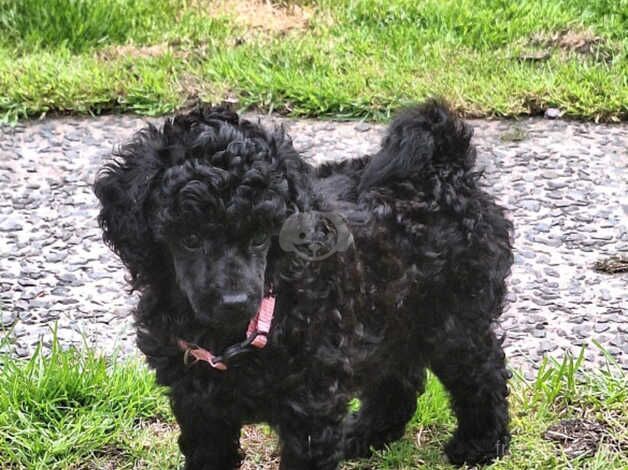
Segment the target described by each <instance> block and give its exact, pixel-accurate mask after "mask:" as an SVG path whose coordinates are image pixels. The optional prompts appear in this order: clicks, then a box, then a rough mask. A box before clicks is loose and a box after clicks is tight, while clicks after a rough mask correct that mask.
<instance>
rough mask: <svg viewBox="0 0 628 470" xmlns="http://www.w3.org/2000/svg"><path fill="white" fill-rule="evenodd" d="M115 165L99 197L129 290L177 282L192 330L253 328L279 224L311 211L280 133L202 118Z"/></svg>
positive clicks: (223, 115) (185, 121)
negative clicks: (195, 324)
mask: <svg viewBox="0 0 628 470" xmlns="http://www.w3.org/2000/svg"><path fill="white" fill-rule="evenodd" d="M116 155H117V157H118V159H117V160H116V161H115V162H113V163H110V164H108V165H106V166H105V167H104V168H103V170H102V172H101V173H100V174H99V176H98V178H97V180H96V183H95V193H96V195H97V196H98V198H99V199H100V201H101V204H102V210H101V212H100V216H99V221H100V224H101V226H102V228H103V232H104V238H105V241H106V242H107V243H108V244H109V245H110V246H111V247H112V248H113V249H114V250H115V251H116V253H117V254H118V255H119V256H120V258H121V259H122V261H123V262H124V263H125V265H126V266H127V268H128V269H129V271H130V273H131V276H132V285H133V288H136V289H137V288H143V287H145V286H147V285H150V286H152V287H153V288H167V286H168V283H172V282H176V284H177V286H178V288H179V290H180V291H181V293H183V295H184V296H185V297H186V298H187V300H188V302H189V305H190V307H191V309H192V311H193V313H194V317H195V320H196V321H198V322H200V323H203V324H207V325H215V326H220V325H223V324H225V323H228V324H230V325H235V324H237V325H240V324H242V323H245V322H246V321H248V320H249V319H250V318H251V317H252V316H253V315H254V314H255V313H256V311H257V308H258V306H259V304H260V301H261V299H262V296H263V295H264V292H265V290H268V289H269V288H270V283H271V282H272V281H271V280H270V279H268V277H269V276H268V275H266V274H267V273H268V271H269V266H267V264H268V263H267V260H268V258H269V256H268V253H269V250H271V249H272V248H271V247H272V246H273V244H276V243H277V242H276V241H275V240H276V238H277V235H278V234H279V231H280V229H281V225H282V223H283V222H284V220H285V219H286V218H287V217H289V216H290V215H291V214H293V213H294V212H299V211H304V210H308V209H309V208H310V206H311V204H312V202H313V201H312V200H311V189H310V186H309V179H308V177H307V172H308V171H309V169H308V167H306V165H305V164H304V163H303V162H302V161H301V160H300V159H299V158H298V156H297V154H296V152H295V150H294V148H293V147H292V144H291V142H290V140H289V139H288V138H287V137H286V136H285V134H284V132H283V131H282V130H274V131H272V132H270V131H267V130H265V129H263V128H262V127H261V126H258V125H256V124H254V123H251V122H248V121H246V120H240V119H239V117H238V116H237V115H236V114H235V113H232V112H230V111H227V110H224V109H220V108H206V109H199V110H197V111H194V112H192V113H190V114H187V115H182V116H178V117H176V118H174V119H173V120H169V121H167V122H166V123H165V125H164V127H163V129H162V130H158V129H156V128H154V127H148V128H146V129H144V130H143V131H141V132H139V133H138V134H137V135H136V136H135V138H134V139H133V140H132V141H131V142H130V143H129V144H127V145H125V146H123V147H122V148H121V149H120V150H119V151H118V152H117V154H116Z"/></svg>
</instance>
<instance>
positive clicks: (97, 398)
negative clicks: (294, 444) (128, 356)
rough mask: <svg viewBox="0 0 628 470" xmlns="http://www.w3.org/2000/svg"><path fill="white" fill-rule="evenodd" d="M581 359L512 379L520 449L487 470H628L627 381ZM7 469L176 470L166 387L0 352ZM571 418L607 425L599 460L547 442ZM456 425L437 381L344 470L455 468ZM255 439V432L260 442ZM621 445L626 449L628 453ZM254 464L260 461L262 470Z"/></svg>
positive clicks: (256, 457) (129, 375)
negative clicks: (370, 451) (446, 452)
mask: <svg viewBox="0 0 628 470" xmlns="http://www.w3.org/2000/svg"><path fill="white" fill-rule="evenodd" d="M581 360H582V356H581V357H580V358H576V359H574V358H572V357H567V358H565V360H564V361H563V362H562V363H549V362H545V363H544V364H543V365H542V367H541V370H540V371H539V374H538V377H537V379H536V380H535V381H533V382H527V381H525V380H524V379H523V378H522V377H520V376H517V377H515V379H513V380H512V382H511V397H510V403H511V418H512V423H511V427H512V432H513V443H512V449H511V454H510V455H509V456H507V457H505V458H504V459H502V460H500V461H498V462H496V463H494V464H493V465H491V466H489V467H487V468H491V469H495V470H498V469H499V470H520V469H532V468H534V469H572V468H581V469H600V470H602V469H603V470H608V469H625V468H627V467H628V456H627V455H628V454H626V453H625V450H626V446H628V417H627V415H626V408H625V403H626V401H627V400H628V378H627V377H626V375H625V374H624V373H623V372H621V370H619V369H618V368H617V366H610V367H609V368H607V369H605V370H600V371H597V372H588V373H580V372H579V371H578V370H579V367H580V362H581ZM0 364H1V369H0V390H2V394H0V468H1V469H7V470H8V469H11V470H14V469H42V470H43V469H79V468H80V469H102V468H116V469H155V468H176V467H177V466H178V465H180V464H181V462H182V460H181V457H180V455H179V452H178V450H177V447H176V434H177V427H176V423H175V422H174V420H173V418H172V415H171V414H170V411H169V408H168V405H167V400H166V398H165V393H164V391H163V389H161V388H159V387H158V386H156V385H155V382H154V378H153V374H152V373H151V372H149V371H148V370H147V369H146V368H145V367H144V366H143V365H141V364H139V363H137V362H115V361H111V360H109V359H107V358H104V357H99V356H97V355H96V354H95V353H94V352H92V351H89V350H86V351H83V352H82V353H79V352H77V351H76V350H67V351H63V350H61V349H60V348H59V347H58V346H54V348H53V350H52V352H51V354H49V355H47V357H44V356H43V355H42V354H41V353H40V350H39V349H38V350H37V352H36V353H35V355H34V356H33V358H32V359H30V360H17V359H12V358H10V357H8V356H6V354H3V355H1V356H0ZM567 418H578V419H585V420H588V421H592V422H597V423H600V424H601V425H602V426H603V428H604V435H603V439H602V443H601V445H600V447H599V448H598V450H597V451H596V452H595V453H594V455H592V456H589V457H586V458H583V457H580V458H575V459H574V458H570V457H568V456H567V455H566V454H565V453H564V452H561V449H560V447H558V446H557V445H556V443H554V442H551V441H548V440H546V439H544V437H543V436H544V433H545V431H546V430H547V429H548V427H549V426H551V425H553V424H556V423H558V422H560V421H561V420H563V419H567ZM454 425H455V420H454V418H453V416H452V414H451V412H450V409H449V402H448V398H447V394H446V393H445V391H444V389H443V387H442V386H441V384H440V383H439V382H438V381H437V380H436V379H435V378H434V376H431V375H430V377H429V380H428V384H427V389H426V392H425V393H424V394H423V395H422V396H421V397H420V398H419V399H418V407H417V413H416V415H415V417H414V418H413V419H412V421H411V422H410V424H409V425H408V428H407V433H406V437H405V438H404V439H403V440H401V441H399V442H397V443H395V444H393V445H391V446H390V448H388V449H387V450H385V451H382V452H378V453H377V454H376V455H375V456H374V457H373V458H371V459H369V460H362V461H353V462H347V463H345V464H344V465H343V469H344V470H355V469H363V470H367V469H368V470H373V469H408V470H409V469H421V468H424V469H448V468H452V467H450V466H448V465H447V463H446V462H445V460H444V457H443V454H442V445H443V444H444V443H445V442H446V440H447V439H448V437H449V435H450V433H451V431H452V430H453V428H454ZM246 435H247V436H248V437H247V438H246V439H244V442H243V445H244V447H245V449H246V450H247V452H248V457H247V465H248V466H245V469H247V470H250V469H252V468H271V467H267V466H266V467H263V466H264V465H268V461H269V459H271V458H273V456H272V453H273V450H274V449H275V447H276V440H275V438H274V436H273V434H272V432H270V430H269V429H268V428H267V427H266V426H262V425H260V426H256V427H250V428H248V431H247V432H246ZM251 436H253V437H251ZM622 450H623V451H622ZM255 465H259V466H258V467H255Z"/></svg>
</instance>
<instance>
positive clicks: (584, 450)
mask: <svg viewBox="0 0 628 470" xmlns="http://www.w3.org/2000/svg"><path fill="white" fill-rule="evenodd" d="M606 436H607V428H606V426H604V425H603V424H601V423H598V422H595V421H587V420H584V419H565V420H562V421H561V422H559V423H557V424H553V425H552V426H550V427H549V428H548V429H547V431H545V434H544V435H543V437H544V438H545V439H547V440H550V441H554V442H556V443H557V444H558V445H559V447H560V448H561V449H562V451H563V452H564V453H565V455H566V456H567V457H569V458H570V459H575V458H577V457H591V456H593V455H595V453H596V452H597V450H598V448H599V446H600V444H601V442H602V441H603V440H604V439H605V437H606Z"/></svg>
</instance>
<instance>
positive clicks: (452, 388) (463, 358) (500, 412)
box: [430, 327, 511, 465]
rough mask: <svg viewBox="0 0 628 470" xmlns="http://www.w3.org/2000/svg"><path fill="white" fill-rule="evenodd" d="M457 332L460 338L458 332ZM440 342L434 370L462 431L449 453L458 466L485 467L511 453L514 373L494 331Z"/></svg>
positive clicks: (451, 335) (465, 332)
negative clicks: (510, 383)
mask: <svg viewBox="0 0 628 470" xmlns="http://www.w3.org/2000/svg"><path fill="white" fill-rule="evenodd" d="M456 331H457V332H456ZM448 333H449V334H448V337H447V338H444V339H443V338H441V341H438V342H435V344H434V347H435V354H434V356H433V357H432V360H431V366H430V367H431V369H432V370H433V371H434V373H435V374H436V375H437V377H438V378H439V379H440V380H441V382H442V383H443V385H444V386H445V387H446V388H447V390H448V391H449V393H450V394H451V400H452V405H453V409H454V412H455V414H456V418H457V419H458V428H457V430H456V432H455V433H454V436H453V437H452V439H451V440H450V441H449V443H448V444H447V446H446V447H445V453H446V454H447V457H448V458H449V460H450V461H451V462H452V463H454V464H457V465H462V464H463V463H467V464H469V465H475V464H479V463H486V462H490V461H492V460H494V459H495V458H497V457H501V456H502V455H504V454H505V452H506V451H507V449H508V445H509V442H510V434H509V432H508V402H507V399H506V397H507V395H508V386H507V380H508V378H510V375H511V374H510V372H509V371H508V370H507V369H506V365H505V356H504V352H503V350H502V347H501V343H500V341H499V340H498V339H497V338H496V337H495V334H494V333H493V332H492V331H491V330H488V331H485V332H483V333H478V332H472V331H469V330H468V329H465V328H462V327H460V328H457V329H455V330H453V332H452V330H450V331H449V332H448Z"/></svg>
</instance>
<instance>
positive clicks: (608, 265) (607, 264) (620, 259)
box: [593, 255, 628, 274]
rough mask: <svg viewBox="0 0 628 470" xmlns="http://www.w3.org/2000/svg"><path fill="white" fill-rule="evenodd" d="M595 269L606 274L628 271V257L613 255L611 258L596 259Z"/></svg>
mask: <svg viewBox="0 0 628 470" xmlns="http://www.w3.org/2000/svg"><path fill="white" fill-rule="evenodd" d="M593 269H594V270H596V271H597V272H600V273H606V274H617V273H628V257H626V256H621V255H620V256H611V257H610V258H606V259H602V260H599V261H596V262H595V264H594V265H593Z"/></svg>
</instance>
